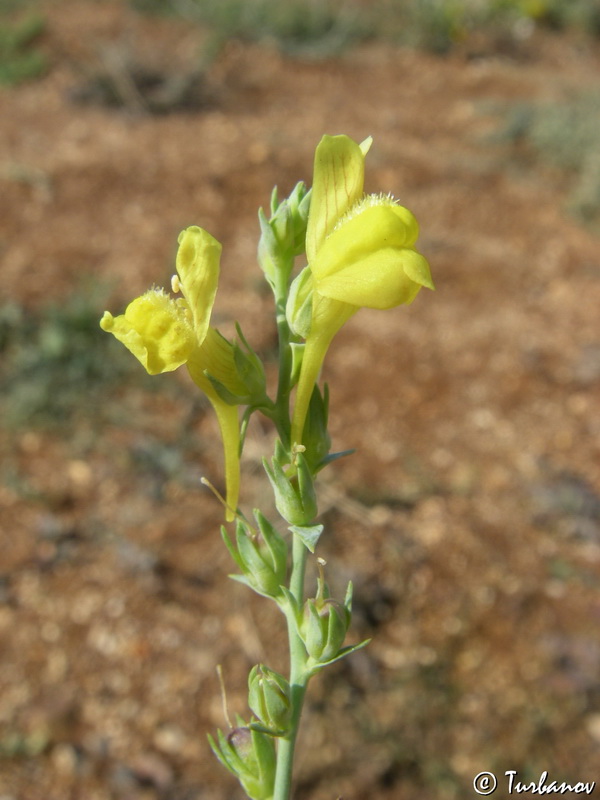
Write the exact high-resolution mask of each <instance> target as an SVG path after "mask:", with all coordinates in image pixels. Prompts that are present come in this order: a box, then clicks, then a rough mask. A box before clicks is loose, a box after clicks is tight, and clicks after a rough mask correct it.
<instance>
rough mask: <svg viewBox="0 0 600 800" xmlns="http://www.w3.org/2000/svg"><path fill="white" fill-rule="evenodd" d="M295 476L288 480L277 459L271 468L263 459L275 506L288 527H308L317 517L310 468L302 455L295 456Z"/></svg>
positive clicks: (274, 459)
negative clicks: (287, 523)
mask: <svg viewBox="0 0 600 800" xmlns="http://www.w3.org/2000/svg"><path fill="white" fill-rule="evenodd" d="M295 461H296V470H297V475H296V476H294V477H293V478H288V476H287V475H286V474H285V472H284V470H283V467H282V466H281V464H280V463H279V461H278V459H276V458H273V460H272V462H271V466H269V464H268V462H267V461H266V459H263V466H264V468H265V472H266V473H267V476H268V478H269V481H270V482H271V486H272V487H273V492H274V494H275V505H276V506H277V510H278V511H279V513H280V514H281V516H282V517H283V518H284V519H285V520H286V521H287V522H289V524H290V525H308V524H309V523H310V522H311V521H312V520H313V519H314V518H315V516H316V515H317V500H316V494H315V488H314V482H313V478H312V474H311V471H310V468H309V466H308V464H307V461H306V459H305V457H304V455H303V454H302V453H300V452H299V453H297V454H296V456H295Z"/></svg>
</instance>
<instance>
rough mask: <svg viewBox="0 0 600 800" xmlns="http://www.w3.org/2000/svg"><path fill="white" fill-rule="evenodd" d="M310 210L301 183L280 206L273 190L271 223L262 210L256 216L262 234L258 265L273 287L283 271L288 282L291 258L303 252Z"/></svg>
mask: <svg viewBox="0 0 600 800" xmlns="http://www.w3.org/2000/svg"><path fill="white" fill-rule="evenodd" d="M309 208H310V191H308V190H307V189H306V186H305V185H304V183H303V182H302V181H301V182H300V183H297V184H296V186H295V187H294V189H293V190H292V193H291V194H290V196H289V197H288V198H287V199H286V200H283V201H282V202H279V199H278V196H277V187H275V188H274V189H273V193H272V195H271V218H270V219H267V217H266V215H265V213H264V211H263V210H262V208H261V209H260V211H259V212H258V221H259V223H260V231H261V236H260V241H259V244H258V262H259V264H260V266H261V269H262V270H263V272H264V274H265V277H266V278H267V280H268V282H269V283H270V284H271V286H273V287H274V286H275V284H276V275H277V273H278V272H280V271H283V272H284V273H285V276H286V280H287V279H288V278H289V275H290V272H291V270H292V267H293V264H294V258H295V257H296V256H298V255H300V254H301V253H303V252H304V247H305V239H306V225H307V222H308V211H309Z"/></svg>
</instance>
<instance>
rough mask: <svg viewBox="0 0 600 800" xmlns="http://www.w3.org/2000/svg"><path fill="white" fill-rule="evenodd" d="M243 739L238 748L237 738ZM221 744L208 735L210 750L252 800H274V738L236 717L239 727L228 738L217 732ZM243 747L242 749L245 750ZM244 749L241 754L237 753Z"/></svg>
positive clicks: (219, 731)
mask: <svg viewBox="0 0 600 800" xmlns="http://www.w3.org/2000/svg"><path fill="white" fill-rule="evenodd" d="M236 734H237V735H238V737H242V743H240V744H239V745H238V748H237V749H236V747H235V743H234V741H235V740H234V737H235V736H236ZM217 739H218V744H217V743H216V742H215V740H214V739H213V738H212V736H210V735H209V736H208V741H209V744H210V747H211V749H212V751H213V753H214V754H215V756H216V757H217V759H218V760H219V761H220V763H221V764H222V765H223V766H224V767H225V768H226V769H227V770H229V772H231V773H233V774H234V775H235V776H236V778H237V779H238V780H239V782H240V783H241V785H242V786H243V788H244V790H245V792H246V794H247V795H248V797H250V798H251V800H271V798H272V795H273V786H274V782H275V744H274V741H273V739H272V737H271V736H269V735H266V734H265V733H264V732H261V731H257V730H254V729H252V728H251V727H250V726H248V725H246V723H245V722H244V721H243V720H242V719H241V718H240V717H239V716H237V727H236V728H234V729H233V730H232V731H231V732H230V733H229V735H228V736H225V735H224V734H223V732H222V731H221V730H218V731H217ZM242 745H243V749H241V748H242ZM240 749H241V753H242V754H241V755H240V752H238V751H239V750H240Z"/></svg>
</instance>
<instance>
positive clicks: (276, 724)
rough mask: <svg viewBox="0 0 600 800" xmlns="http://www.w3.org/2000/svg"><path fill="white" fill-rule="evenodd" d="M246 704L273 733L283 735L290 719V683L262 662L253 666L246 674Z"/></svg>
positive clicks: (286, 730)
mask: <svg viewBox="0 0 600 800" xmlns="http://www.w3.org/2000/svg"><path fill="white" fill-rule="evenodd" d="M248 705H249V706H250V708H251V709H252V711H253V712H254V713H255V714H256V716H257V717H258V719H259V720H260V721H261V722H262V723H263V725H265V727H267V728H269V729H270V730H271V731H273V734H274V735H278V736H285V734H286V733H287V732H288V729H289V725H290V721H291V715H292V701H291V697H290V685H289V683H288V682H287V681H286V679H285V678H284V677H283V675H280V674H279V673H278V672H275V671H274V670H272V669H269V668H268V667H265V666H264V665H262V664H258V665H257V666H255V667H253V668H252V670H251V672H250V675H249V676H248Z"/></svg>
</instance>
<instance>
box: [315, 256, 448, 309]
mask: <svg viewBox="0 0 600 800" xmlns="http://www.w3.org/2000/svg"><path fill="white" fill-rule="evenodd" d="M410 275H414V276H416V277H417V278H418V280H414V279H413V278H411V277H410ZM421 286H429V287H430V288H432V283H431V278H430V276H429V265H428V263H427V261H426V259H425V258H424V257H423V256H422V255H421V254H420V253H417V252H416V251H415V250H412V249H411V248H408V247H404V248H394V247H387V248H385V249H384V250H378V251H376V252H374V253H369V254H368V255H366V256H364V257H363V258H361V259H359V260H358V261H354V262H353V263H350V264H347V265H346V266H344V268H343V269H340V270H338V271H337V272H334V273H333V274H331V275H329V276H327V277H326V278H323V279H322V280H321V281H317V290H318V292H319V294H322V295H323V296H325V297H330V298H332V299H335V300H340V301H342V302H344V303H352V304H354V305H360V306H364V307H365V308H382V309H385V308H395V307H396V306H399V305H402V304H406V303H412V301H413V300H414V299H415V297H416V296H417V293H418V292H419V289H420V288H421Z"/></svg>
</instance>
